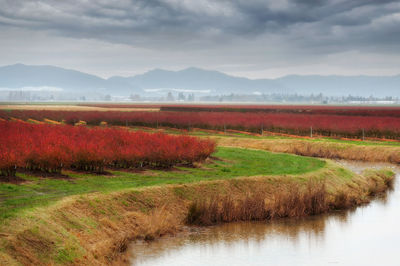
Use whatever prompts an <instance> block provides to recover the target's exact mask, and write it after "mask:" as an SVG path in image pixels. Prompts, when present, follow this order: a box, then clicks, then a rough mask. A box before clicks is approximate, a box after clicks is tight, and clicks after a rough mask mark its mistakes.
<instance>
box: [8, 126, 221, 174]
mask: <svg viewBox="0 0 400 266" xmlns="http://www.w3.org/2000/svg"><path fill="white" fill-rule="evenodd" d="M214 148H215V143H214V142H212V141H209V140H200V139H198V138H194V137H190V136H171V135H167V134H163V133H156V134H150V133H145V132H130V131H128V130H123V129H111V128H93V129H89V128H87V127H73V126H68V125H62V126H55V125H33V124H28V123H21V122H7V121H3V122H1V121H0V174H2V175H14V174H15V171H16V169H17V168H18V167H23V168H27V169H30V170H40V171H46V172H57V173H59V172H60V171H61V169H62V168H72V169H79V170H85V171H94V172H101V171H103V169H104V167H116V168H131V167H134V168H141V167H145V166H150V167H171V166H173V165H176V164H192V163H193V162H196V161H201V160H204V159H206V158H207V157H208V156H209V155H210V154H211V153H212V152H213V151H214Z"/></svg>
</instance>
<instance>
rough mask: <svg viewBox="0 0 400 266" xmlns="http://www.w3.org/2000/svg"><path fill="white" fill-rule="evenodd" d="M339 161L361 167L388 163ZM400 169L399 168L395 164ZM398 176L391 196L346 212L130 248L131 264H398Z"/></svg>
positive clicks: (213, 230) (228, 227)
mask: <svg viewBox="0 0 400 266" xmlns="http://www.w3.org/2000/svg"><path fill="white" fill-rule="evenodd" d="M339 163H341V164H343V165H344V166H346V167H348V168H350V169H352V170H353V171H356V172H358V171H361V170H362V169H365V168H367V167H369V168H371V167H378V168H379V167H387V166H389V167H392V168H393V166H390V165H387V164H386V165H385V164H368V163H353V162H345V161H340V162H339ZM394 170H396V171H397V173H399V172H400V171H399V169H397V168H394ZM399 188H400V177H399V175H398V178H397V179H396V185H395V190H394V191H392V192H389V194H388V195H387V197H386V198H385V199H382V200H376V201H374V202H372V203H371V204H369V205H367V206H363V207H359V208H357V209H355V210H350V211H346V212H337V213H333V214H332V213H331V214H329V215H319V216H313V217H306V218H302V219H282V220H276V221H268V222H246V223H245V222H243V223H231V224H223V225H218V226H213V227H206V228H191V229H190V230H191V232H190V233H184V234H181V235H177V236H175V237H166V238H162V239H160V240H157V241H154V242H151V243H146V242H139V243H136V244H135V245H133V246H132V250H131V252H132V254H133V257H132V265H224V266H225V265H226V266H227V265H331V264H332V265H400V260H399V258H400V257H399V254H398V252H399V251H400V247H399V245H398V241H399V240H400V227H399V226H398V221H400V204H399V203H400V192H399Z"/></svg>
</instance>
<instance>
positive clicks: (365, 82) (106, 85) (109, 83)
mask: <svg viewBox="0 0 400 266" xmlns="http://www.w3.org/2000/svg"><path fill="white" fill-rule="evenodd" d="M0 89H1V90H9V89H12V90H20V89H25V90H37V89H42V90H46V89H48V90H63V91H65V92H79V93H83V92H88V93H90V92H98V93H104V94H111V95H130V94H146V95H151V94H166V93H167V92H168V91H175V92H178V91H182V92H193V93H195V94H199V95H207V94H213V95H216V94H230V93H235V94H254V93H265V94H271V93H285V94H295V93H297V94H303V95H310V94H319V93H322V94H324V95H327V96H347V95H350V94H351V95H354V96H364V97H365V96H370V95H372V96H375V97H384V96H394V97H400V75H397V76H349V77H347V76H317V75H309V76H298V75H290V76H285V77H281V78H277V79H248V78H242V77H234V76H230V75H227V74H224V73H221V72H218V71H210V70H203V69H199V68H187V69H184V70H180V71H168V70H162V69H155V70H151V71H149V72H146V73H144V74H141V75H136V76H132V77H119V76H115V77H111V78H109V79H103V78H101V77H98V76H95V75H90V74H86V73H83V72H79V71H76V70H69V69H64V68H60V67H55V66H30V65H23V64H15V65H9V66H3V67H0Z"/></svg>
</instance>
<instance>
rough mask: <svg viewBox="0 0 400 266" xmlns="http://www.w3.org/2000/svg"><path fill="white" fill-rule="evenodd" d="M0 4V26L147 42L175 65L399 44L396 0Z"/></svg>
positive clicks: (247, 61)
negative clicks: (172, 54) (171, 52)
mask: <svg viewBox="0 0 400 266" xmlns="http://www.w3.org/2000/svg"><path fill="white" fill-rule="evenodd" d="M0 6H1V7H2V8H1V9H0V26H1V28H0V30H1V31H0V34H1V33H2V31H3V33H5V32H7V33H10V32H11V31H13V29H15V32H23V31H24V32H26V31H28V32H32V33H35V34H36V33H37V34H44V36H46V37H45V39H51V38H68V40H69V41H70V42H72V41H73V39H75V40H77V41H79V40H87V39H90V40H94V41H98V42H99V45H101V44H102V43H113V44H121V45H127V46H128V48H126V49H125V50H124V51H125V52H127V51H128V50H129V47H134V48H139V49H140V48H143V49H150V50H152V51H154V55H156V57H160V58H169V57H168V56H165V54H163V53H166V52H168V51H171V50H177V51H176V53H174V55H175V56H176V60H177V62H178V63H177V62H175V65H185V64H189V63H192V62H193V61H196V60H197V61H198V62H200V63H201V62H203V60H205V59H204V58H206V59H209V61H210V67H213V66H217V63H216V61H220V62H221V61H222V63H220V65H238V67H237V69H239V68H240V64H242V65H243V68H244V70H246V69H247V70H248V67H245V65H247V66H248V65H252V66H253V67H254V68H256V69H257V68H258V69H265V68H268V67H271V66H272V65H275V66H276V65H280V66H283V65H286V66H287V65H288V64H292V65H296V64H298V63H301V62H303V63H307V62H308V63H310V62H311V63H312V62H316V61H318V60H323V59H324V58H326V56H328V55H330V54H335V53H345V52H352V51H353V52H354V51H357V52H363V51H364V52H365V53H370V54H375V56H377V55H379V54H394V55H396V56H397V54H398V51H400V3H399V2H398V1H389V0H382V1H373V0H355V1H345V0H282V1H277V0H267V1H266V0H253V1H249V0H231V1H229V0H98V1H82V0H64V1H59V0H41V1H34V0H33V1H24V0H0ZM19 38H22V37H21V36H20V37H19ZM28 38H29V36H28ZM16 39H18V38H16ZM68 40H67V41H68ZM45 41H46V40H44V42H45ZM71 45H72V44H71ZM124 47H125V46H124ZM121 52H122V51H121ZM191 52H193V53H197V54H198V55H197V56H195V55H193V54H192V53H191ZM185 53H186V54H185ZM191 56H192V57H194V58H189V57H191ZM192 59H194V60H192ZM217 59H218V60H217ZM331 60H332V59H331ZM161 61H162V59H161ZM161 61H160V62H161ZM266 61H269V62H271V61H273V63H265V62H266ZM160 64H162V63H160ZM271 64H272V65H271ZM391 67H392V68H394V67H396V66H395V65H393V64H392V65H391ZM397 67H398V66H397Z"/></svg>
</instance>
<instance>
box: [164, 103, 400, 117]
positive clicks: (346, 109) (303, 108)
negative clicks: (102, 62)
mask: <svg viewBox="0 0 400 266" xmlns="http://www.w3.org/2000/svg"><path fill="white" fill-rule="evenodd" d="M160 110H161V111H174V112H253V113H257V112H262V113H289V114H310V115H316V114H319V115H344V116H393V117H400V107H384V106H379V107H378V106H374V107H370V106H323V105H308V106H307V105H297V106H296V105H164V106H161V107H160Z"/></svg>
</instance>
